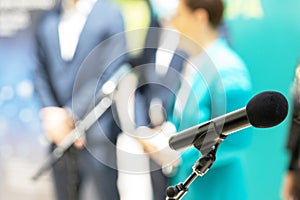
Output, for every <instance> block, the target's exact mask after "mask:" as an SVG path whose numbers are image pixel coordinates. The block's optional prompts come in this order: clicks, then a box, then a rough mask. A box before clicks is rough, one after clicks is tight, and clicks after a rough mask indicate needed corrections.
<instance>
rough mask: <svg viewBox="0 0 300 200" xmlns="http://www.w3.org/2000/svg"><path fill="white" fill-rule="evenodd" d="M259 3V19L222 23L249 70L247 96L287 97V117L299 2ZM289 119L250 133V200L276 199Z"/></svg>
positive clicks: (298, 42) (299, 43)
mask: <svg viewBox="0 0 300 200" xmlns="http://www.w3.org/2000/svg"><path fill="white" fill-rule="evenodd" d="M237 2H240V1H234V0H228V1H227V4H228V3H237ZM244 2H251V0H250V1H249V0H248V1H246V0H244ZM252 2H259V1H257V0H253V1H252ZM260 3H261V6H262V10H263V16H262V17H258V18H249V17H247V16H246V14H243V12H241V13H240V14H239V15H236V16H235V17H234V18H229V19H228V17H227V20H226V23H227V27H228V32H229V35H230V39H231V43H232V46H233V48H234V49H235V50H236V51H237V52H238V53H239V54H240V55H241V57H242V58H243V59H244V61H245V62H246V64H247V66H248V68H249V71H250V73H251V77H252V82H253V89H254V90H253V95H255V94H257V93H259V92H262V91H265V90H275V91H279V92H281V93H282V94H284V95H285V96H286V97H287V99H288V101H289V103H290V106H289V110H290V111H291V95H290V88H291V84H292V81H293V76H294V70H295V67H296V64H297V62H298V60H299V56H300V1H299V0H287V1H274V0H264V1H260ZM246 4H247V3H246ZM231 5H232V4H231ZM240 6H241V5H240ZM244 6H245V4H244ZM241 7H243V6H241ZM240 10H242V9H240ZM227 15H228V14H227ZM290 114H291V113H290V112H289V115H288V118H287V119H286V120H285V121H284V122H283V123H281V124H280V125H278V126H276V127H274V128H269V129H254V134H253V140H252V144H251V146H250V147H249V149H248V150H247V162H248V168H247V170H248V174H247V177H248V185H249V186H248V187H249V194H250V196H249V199H251V200H257V199H271V200H276V199H280V190H281V185H282V181H283V176H284V173H285V170H286V167H287V163H288V154H287V151H286V150H285V143H286V139H287V134H288V128H289V120H290Z"/></svg>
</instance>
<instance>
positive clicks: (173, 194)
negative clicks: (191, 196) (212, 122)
mask: <svg viewBox="0 0 300 200" xmlns="http://www.w3.org/2000/svg"><path fill="white" fill-rule="evenodd" d="M214 130H215V131H216V132H218V131H217V128H216V126H214ZM219 135H220V137H219V138H218V140H217V141H216V144H215V145H213V146H211V147H210V150H209V151H208V153H207V154H205V155H203V156H202V157H201V158H200V159H199V160H198V161H196V162H195V164H194V166H193V167H192V169H193V172H192V173H191V174H190V175H189V177H188V178H187V179H186V180H185V181H184V182H183V183H179V184H177V185H175V186H170V187H168V188H167V190H166V195H167V197H166V200H180V199H182V198H183V196H184V195H185V194H186V193H187V192H188V187H189V186H190V185H191V184H192V183H193V182H194V180H196V178H197V177H198V176H204V175H205V174H206V173H207V172H208V170H209V169H210V168H211V166H212V165H213V164H214V162H215V160H216V153H217V150H218V147H219V145H220V144H221V143H222V142H223V140H224V139H225V138H226V136H225V135H222V134H219ZM203 136H204V135H203ZM201 145H204V144H203V140H201V139H197V140H196V142H195V143H194V146H195V147H196V148H197V149H198V150H199V151H200V147H201Z"/></svg>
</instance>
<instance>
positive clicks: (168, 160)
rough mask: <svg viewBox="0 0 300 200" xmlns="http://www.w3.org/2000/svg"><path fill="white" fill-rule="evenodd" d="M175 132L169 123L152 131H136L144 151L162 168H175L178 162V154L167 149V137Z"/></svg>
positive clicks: (146, 128) (140, 129) (147, 129)
mask: <svg viewBox="0 0 300 200" xmlns="http://www.w3.org/2000/svg"><path fill="white" fill-rule="evenodd" d="M175 130H176V129H175V127H173V125H172V124H171V123H169V122H166V123H164V124H163V125H162V126H157V127H155V128H152V129H151V128H148V127H140V128H138V129H137V136H138V138H139V139H138V141H139V143H140V144H141V145H142V146H143V148H144V151H145V152H146V153H148V154H149V156H150V157H151V158H152V159H153V160H154V161H155V162H156V163H157V164H159V165H160V166H162V167H166V166H173V167H175V166H177V165H178V164H179V162H180V153H179V152H176V151H174V150H172V149H171V148H170V147H169V137H170V136H171V134H172V133H174V132H175Z"/></svg>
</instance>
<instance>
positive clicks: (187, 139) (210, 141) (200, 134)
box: [169, 91, 288, 151]
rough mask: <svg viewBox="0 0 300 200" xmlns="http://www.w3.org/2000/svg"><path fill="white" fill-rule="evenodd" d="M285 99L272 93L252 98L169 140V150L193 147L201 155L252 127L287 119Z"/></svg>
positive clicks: (273, 124) (263, 126) (277, 122)
mask: <svg viewBox="0 0 300 200" xmlns="http://www.w3.org/2000/svg"><path fill="white" fill-rule="evenodd" d="M287 113H288V102H287V100H286V98H285V97H284V96H283V95H282V94H280V93H278V92H274V91H266V92H262V93H259V94H257V95H256V96H254V97H253V98H252V99H251V100H250V101H249V102H248V104H247V106H246V107H244V108H241V109H239V110H236V111H233V112H230V113H228V114H225V115H222V116H220V117H217V118H214V119H212V120H210V121H207V122H204V123H202V124H199V125H196V126H193V127H191V128H189V129H186V130H183V131H181V132H179V133H178V134H176V135H174V136H172V137H171V138H170V140H169V146H170V147H171V148H172V149H174V150H179V149H182V148H186V147H189V146H192V145H194V146H195V147H196V148H197V149H199V150H200V148H201V151H204V150H207V149H208V148H210V147H212V146H213V145H214V144H216V142H217V141H218V140H219V139H224V138H225V137H226V136H227V135H229V134H231V133H234V132H236V131H239V130H241V129H244V128H247V127H249V126H251V125H252V126H254V127H257V128H268V127H272V126H275V125H277V124H279V123H281V122H282V121H283V120H284V119H285V118H286V116H287Z"/></svg>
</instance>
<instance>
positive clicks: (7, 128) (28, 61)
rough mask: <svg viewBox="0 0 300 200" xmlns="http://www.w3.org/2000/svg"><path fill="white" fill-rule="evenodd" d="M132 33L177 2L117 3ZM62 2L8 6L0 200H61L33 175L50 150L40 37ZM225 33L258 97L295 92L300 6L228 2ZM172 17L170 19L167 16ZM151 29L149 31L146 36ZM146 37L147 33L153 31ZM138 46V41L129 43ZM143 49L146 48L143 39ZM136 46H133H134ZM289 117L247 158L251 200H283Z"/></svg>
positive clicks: (290, 0) (260, 134) (4, 12)
mask: <svg viewBox="0 0 300 200" xmlns="http://www.w3.org/2000/svg"><path fill="white" fill-rule="evenodd" d="M115 2H116V3H117V4H118V5H119V6H120V8H121V9H122V11H123V14H124V18H125V23H126V29H127V30H134V29H138V28H147V27H148V26H149V23H150V18H151V15H150V13H152V14H154V15H158V16H160V15H168V14H169V13H170V12H172V10H174V6H175V5H176V4H175V2H176V1H173V0H164V1H159V0H157V1H155V0H153V1H151V3H152V5H153V10H149V7H148V4H147V1H144V0H116V1H115ZM55 3H56V1H54V0H39V1H36V0H26V1H25V0H0V179H1V181H0V199H21V198H22V199H23V200H27V199H30V200H34V199H41V198H42V199H49V200H51V199H54V197H53V189H52V185H51V178H50V176H49V174H47V175H45V176H43V177H42V178H41V179H39V180H38V181H37V182H32V181H31V180H30V176H31V175H32V174H33V173H34V172H35V170H36V169H37V168H38V167H39V165H40V164H41V163H42V162H43V160H44V159H45V158H46V155H47V150H48V144H47V142H46V140H45V138H44V136H43V133H42V131H41V128H40V124H39V116H38V110H39V108H40V105H39V101H38V99H37V96H36V94H35V89H34V86H33V83H32V78H33V69H34V67H35V60H34V58H33V56H32V55H33V54H34V53H33V52H34V46H33V38H34V36H33V32H34V28H35V24H36V22H37V20H38V18H39V16H40V14H41V13H42V12H43V11H45V10H47V9H50V8H52V7H53V6H54V4H55ZM225 3H226V13H225V19H226V20H225V26H226V30H227V34H228V39H229V41H230V43H231V45H232V47H233V48H234V49H235V50H236V51H237V52H238V53H239V54H240V55H241V57H242V58H243V59H244V61H245V62H246V65H247V66H248V68H249V71H250V73H251V77H252V82H253V87H254V90H253V95H255V94H256V93H259V92H261V91H265V90H275V91H279V92H281V93H283V94H284V95H285V96H286V97H287V99H288V101H289V102H290V103H291V94H290V89H291V85H292V81H293V76H294V70H295V67H296V64H297V62H298V60H299V56H300V39H299V37H300V23H299V19H300V13H299V10H300V1H298V0H287V1H272V0H226V1H225ZM163 17H166V16H163ZM145 30H146V29H145ZM145 33H146V31H145ZM129 40H130V39H129ZM137 42H141V43H142V42H143V37H142V36H141V38H139V40H137ZM129 45H130V44H129ZM289 118H290V115H289V117H288V119H286V120H285V121H284V122H283V123H281V124H280V125H279V126H276V127H274V128H270V129H255V130H254V132H255V133H254V135H253V141H252V145H251V146H250V147H249V149H248V151H247V162H248V169H247V170H248V172H249V173H248V174H247V178H248V189H249V194H250V196H249V199H251V200H256V199H272V200H274V199H275V200H276V199H280V195H279V194H280V188H281V184H282V178H283V175H284V172H285V170H286V167H287V152H286V150H285V143H286V139H287V133H288V128H289Z"/></svg>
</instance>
